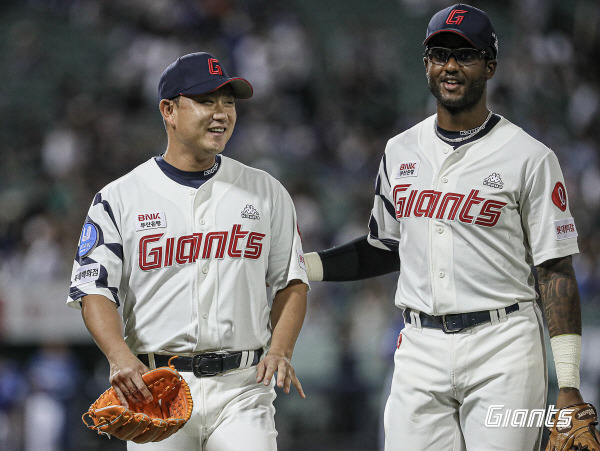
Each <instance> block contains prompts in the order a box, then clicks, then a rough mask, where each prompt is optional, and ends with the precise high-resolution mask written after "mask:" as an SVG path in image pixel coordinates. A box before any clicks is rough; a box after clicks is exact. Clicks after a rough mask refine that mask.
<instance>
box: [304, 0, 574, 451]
mask: <svg viewBox="0 0 600 451" xmlns="http://www.w3.org/2000/svg"><path fill="white" fill-rule="evenodd" d="M424 45H425V46H426V49H425V55H424V59H423V62H424V65H425V71H426V76H427V80H428V84H429V87H430V90H431V92H432V94H433V95H434V96H435V98H436V99H437V114H435V115H433V116H431V117H429V118H427V119H425V120H424V121H422V122H420V123H419V124H417V125H415V126H414V127H412V128H411V129H409V130H407V131H405V132H403V133H401V134H399V135H398V136H396V137H394V138H392V139H390V140H389V142H388V144H387V147H386V149H385V154H384V156H383V159H382V161H381V165H380V169H379V174H378V176H377V181H376V192H375V201H374V206H373V210H372V215H371V219H370V222H369V235H368V236H365V237H363V238H359V239H357V240H355V241H353V242H351V243H347V244H345V245H342V246H339V247H335V248H333V249H330V250H326V251H321V252H318V253H309V254H307V255H306V262H307V269H308V273H309V280H338V281H339V280H356V279H360V278H364V277H371V276H374V275H378V274H383V273H386V272H391V271H394V270H398V269H399V270H400V276H399V279H398V286H397V291H396V297H395V303H396V305H397V306H398V307H399V308H401V309H403V312H404V319H405V328H404V329H403V330H402V332H401V335H400V337H399V339H398V349H397V351H396V354H395V357H394V360H395V371H394V376H393V381H392V387H391V393H390V395H389V398H388V401H387V404H386V409H385V415H384V428H385V436H386V438H385V449H386V450H388V451H400V450H411V451H417V450H432V449H435V450H465V449H466V450H469V451H475V450H477V451H494V450H504V451H516V450H533V449H539V447H540V442H541V432H542V428H541V427H539V426H540V425H539V422H538V421H537V420H539V416H537V417H534V418H533V419H532V420H531V422H530V419H531V417H529V415H530V414H532V413H533V412H534V410H533V409H541V410H542V411H543V410H544V409H545V407H546V393H547V382H546V381H547V377H546V363H545V353H544V345H543V329H542V327H543V323H542V315H541V311H540V309H539V308H538V305H537V303H536V297H537V296H536V289H535V279H534V274H533V272H532V269H531V268H532V266H535V267H536V268H537V274H538V277H539V291H540V296H541V303H542V304H543V306H544V307H545V311H546V315H547V320H548V326H549V332H550V336H551V340H552V347H553V351H554V359H555V361H556V369H557V374H558V381H559V385H560V394H559V397H558V400H557V402H556V407H558V408H560V407H564V406H568V405H572V404H577V403H581V402H582V399H581V395H580V394H579V390H578V387H579V358H580V346H581V345H580V343H581V318H580V316H581V314H580V306H579V294H578V291H577V283H576V280H575V275H574V272H573V267H572V263H571V257H570V256H571V255H572V254H575V253H577V252H578V245H577V231H576V228H575V223H574V220H573V217H572V216H571V213H570V212H569V203H568V197H567V191H566V189H565V183H564V179H563V175H562V173H561V170H560V167H559V163H558V160H557V157H556V155H555V154H554V153H553V152H552V150H550V149H549V148H547V147H546V146H544V145H543V144H542V143H540V142H539V141H536V140H535V139H534V138H532V137H531V136H529V135H528V134H527V133H525V132H524V131H523V130H522V129H521V128H519V127H517V126H516V125H514V124H512V123H511V122H509V121H508V120H507V119H505V118H504V117H502V116H500V115H498V114H494V113H493V112H491V111H490V110H488V108H487V104H486V83H487V81H488V80H490V79H491V78H492V77H493V76H494V73H495V71H496V65H497V59H496V58H497V55H498V40H497V37H496V34H495V32H494V29H493V27H492V24H491V22H490V20H489V18H488V16H487V15H486V14H485V13H484V12H483V11H481V10H479V9H476V8H473V7H471V6H469V5H465V4H458V5H454V6H451V7H449V8H445V9H444V10H442V11H439V12H438V13H437V14H435V15H434V16H433V18H432V19H431V21H430V23H429V26H428V29H427V34H426V39H425V42H424ZM390 251H391V252H390ZM492 406H496V407H495V410H492V412H493V414H494V417H493V418H492V421H491V422H490V421H489V420H490V408H491V407H492ZM522 409H525V410H522ZM516 410H517V411H519V412H520V413H519V414H518V416H517V418H516V419H515V417H511V415H512V413H514V412H515V411H516ZM538 413H539V412H538ZM499 416H501V418H502V421H501V422H500V424H499V425H497V424H495V423H497V421H496V420H497V419H498V417H499ZM523 417H526V421H524V422H522V419H523ZM486 418H487V420H488V424H487V425H486ZM507 418H508V420H506V419H507ZM490 423H491V424H490ZM515 423H516V424H515Z"/></svg>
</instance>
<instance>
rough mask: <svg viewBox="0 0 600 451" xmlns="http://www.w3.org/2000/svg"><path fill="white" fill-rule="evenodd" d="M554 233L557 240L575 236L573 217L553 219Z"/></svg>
mask: <svg viewBox="0 0 600 451" xmlns="http://www.w3.org/2000/svg"><path fill="white" fill-rule="evenodd" d="M554 233H556V240H557V241H560V240H566V239H567V238H576V237H577V229H576V228H575V221H574V220H573V218H567V219H560V220H558V221H554Z"/></svg>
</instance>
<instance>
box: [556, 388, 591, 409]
mask: <svg viewBox="0 0 600 451" xmlns="http://www.w3.org/2000/svg"><path fill="white" fill-rule="evenodd" d="M583 403H584V401H583V397H582V396H581V393H580V392H579V389H577V388H571V387H563V388H561V389H560V390H559V391H558V398H557V399H556V408H557V409H562V408H563V407H566V406H574V405H576V404H583Z"/></svg>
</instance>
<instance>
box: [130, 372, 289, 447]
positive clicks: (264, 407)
mask: <svg viewBox="0 0 600 451" xmlns="http://www.w3.org/2000/svg"><path fill="white" fill-rule="evenodd" d="M180 374H181V375H182V376H183V378H184V379H185V380H186V382H187V383H188V384H189V386H190V392H191V394H192V399H193V401H194V409H193V411H192V416H191V417H190V420H189V421H188V422H187V423H186V425H185V426H184V427H183V428H182V429H180V430H179V431H177V432H176V433H175V434H173V435H172V436H171V437H169V438H167V439H165V440H162V441H160V442H155V443H154V442H151V443H146V444H141V445H140V444H136V443H133V442H127V449H128V451H239V450H242V449H243V450H246V451H276V450H277V441H276V438H277V431H276V430H275V421H274V417H275V407H273V401H274V399H275V396H276V394H275V390H274V384H275V378H272V379H271V384H270V386H265V385H264V384H262V383H260V384H257V383H256V367H252V368H247V369H243V370H236V371H232V372H230V373H227V374H224V375H222V376H213V377H203V378H197V377H196V376H194V374H193V373H188V372H181V373H180Z"/></svg>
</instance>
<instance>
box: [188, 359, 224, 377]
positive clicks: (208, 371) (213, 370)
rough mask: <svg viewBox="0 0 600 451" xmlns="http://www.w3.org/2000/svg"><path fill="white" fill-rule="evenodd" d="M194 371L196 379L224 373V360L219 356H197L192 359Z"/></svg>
mask: <svg viewBox="0 0 600 451" xmlns="http://www.w3.org/2000/svg"><path fill="white" fill-rule="evenodd" d="M192 371H193V372H194V376H196V377H211V376H216V375H217V374H221V373H222V372H223V359H222V357H221V356H220V355H219V354H197V355H195V356H194V357H193V358H192Z"/></svg>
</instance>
